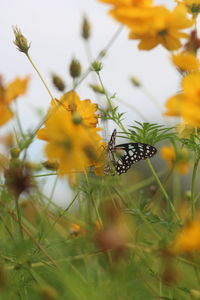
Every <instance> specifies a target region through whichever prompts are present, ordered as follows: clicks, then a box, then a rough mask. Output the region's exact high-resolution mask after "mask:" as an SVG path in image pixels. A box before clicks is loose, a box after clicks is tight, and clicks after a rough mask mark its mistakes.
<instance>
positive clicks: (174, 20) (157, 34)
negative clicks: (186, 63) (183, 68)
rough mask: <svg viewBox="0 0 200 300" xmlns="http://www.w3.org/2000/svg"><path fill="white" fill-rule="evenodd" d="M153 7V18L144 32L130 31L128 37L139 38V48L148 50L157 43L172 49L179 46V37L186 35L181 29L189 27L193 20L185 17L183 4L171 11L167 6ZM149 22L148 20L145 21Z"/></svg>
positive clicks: (185, 36) (185, 11)
mask: <svg viewBox="0 0 200 300" xmlns="http://www.w3.org/2000/svg"><path fill="white" fill-rule="evenodd" d="M158 8H159V7H154V9H155V13H154V19H153V20H152V23H151V24H149V26H148V29H147V30H146V31H145V32H137V31H134V28H133V30H132V31H131V32H130V35H129V37H130V39H137V40H138V39H139V40H140V43H139V45H138V47H139V49H142V50H150V49H152V48H154V47H156V46H157V45H159V44H160V45H162V46H163V47H165V48H166V49H168V50H170V51H172V50H177V49H179V48H180V47H181V41H180V39H181V38H187V37H188V35H187V34H186V33H183V32H182V31H181V30H183V29H185V28H188V27H191V26H192V25H193V24H194V21H193V20H190V19H188V18H187V10H186V9H185V7H184V6H182V5H179V6H177V7H176V8H175V9H174V10H173V11H169V10H168V9H167V8H164V7H160V9H158ZM147 23H149V22H147Z"/></svg>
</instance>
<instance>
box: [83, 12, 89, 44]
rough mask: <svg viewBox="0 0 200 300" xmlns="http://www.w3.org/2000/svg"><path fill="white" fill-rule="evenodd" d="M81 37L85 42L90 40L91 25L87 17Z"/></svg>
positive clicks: (84, 20)
mask: <svg viewBox="0 0 200 300" xmlns="http://www.w3.org/2000/svg"><path fill="white" fill-rule="evenodd" d="M81 35H82V37H83V38H84V39H85V40H88V39H89V38H90V23H89V22H88V19H87V18H86V17H84V19H83V23H82V33H81Z"/></svg>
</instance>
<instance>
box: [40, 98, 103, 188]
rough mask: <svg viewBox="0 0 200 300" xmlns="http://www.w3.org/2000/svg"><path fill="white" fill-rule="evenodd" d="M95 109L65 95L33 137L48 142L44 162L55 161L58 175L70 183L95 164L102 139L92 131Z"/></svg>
mask: <svg viewBox="0 0 200 300" xmlns="http://www.w3.org/2000/svg"><path fill="white" fill-rule="evenodd" d="M96 109H97V107H96V105H95V104H92V103H91V102H90V100H83V101H81V100H80V98H79V97H78V95H77V94H76V93H75V92H69V93H67V94H65V95H64V96H63V97H61V99H60V103H58V104H57V105H56V104H55V102H54V103H52V109H51V110H50V113H49V118H48V119H47V121H46V122H45V127H44V128H42V129H40V130H39V131H38V133H37V136H38V138H40V139H43V140H46V141H47V142H48V143H47V145H46V147H45V152H46V155H47V157H48V159H49V160H50V161H57V162H58V164H59V168H58V173H59V174H60V175H65V174H67V175H68V176H69V178H70V180H71V182H72V181H74V180H75V177H76V173H77V172H78V173H79V172H86V171H87V168H88V167H91V166H94V165H96V164H98V163H99V155H100V147H101V144H102V138H101V137H100V135H99V134H98V131H99V130H100V129H99V128H96V127H95V125H96V123H97V116H96V115H95V111H96Z"/></svg>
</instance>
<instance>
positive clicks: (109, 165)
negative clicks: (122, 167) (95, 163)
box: [104, 129, 117, 175]
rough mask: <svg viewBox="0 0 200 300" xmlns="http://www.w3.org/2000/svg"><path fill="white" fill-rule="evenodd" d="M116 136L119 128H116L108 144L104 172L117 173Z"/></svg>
mask: <svg viewBox="0 0 200 300" xmlns="http://www.w3.org/2000/svg"><path fill="white" fill-rule="evenodd" d="M116 136H117V130H116V129H114V130H113V132H112V134H111V137H110V140H109V142H108V145H107V162H106V164H105V167H104V173H105V174H107V175H115V168H114V165H115V163H116V162H115V156H114V151H115V141H116Z"/></svg>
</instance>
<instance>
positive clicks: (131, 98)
mask: <svg viewBox="0 0 200 300" xmlns="http://www.w3.org/2000/svg"><path fill="white" fill-rule="evenodd" d="M155 4H165V5H167V6H168V7H173V5H174V1H170V0H167V1H161V0H160V1H155ZM0 10H1V26H0V45H1V57H0V70H1V74H2V75H3V78H4V80H5V82H9V81H11V80H13V79H14V78H15V77H16V76H20V77H23V76H26V75H30V76H31V83H30V87H29V90H28V93H27V95H26V96H25V97H22V98H21V99H19V100H18V101H17V109H18V112H19V117H20V119H21V121H22V125H23V128H24V129H28V128H34V127H35V126H36V125H37V124H38V122H39V116H38V111H42V112H43V113H45V112H46V111H47V109H48V106H49V104H50V98H49V95H48V93H47V91H46V90H45V88H44V86H43V84H42V82H41V81H40V79H39V78H38V76H37V74H36V73H35V71H34V70H33V68H32V66H31V65H30V63H29V62H28V60H27V59H26V57H25V55H24V54H22V53H20V52H19V51H17V49H16V47H15V45H14V44H13V40H14V35H13V32H12V26H18V27H19V28H20V29H21V31H22V33H23V34H24V35H25V37H26V38H27V39H28V41H30V42H31V48H30V52H29V53H30V56H31V58H32V59H33V61H34V63H35V64H36V66H37V67H38V69H39V70H40V72H41V74H42V76H43V77H44V78H45V80H46V82H47V84H48V85H49V87H50V88H51V90H52V92H53V94H54V95H55V97H57V98H59V97H60V95H61V94H59V92H58V91H56V90H55V89H54V87H53V85H52V81H51V73H52V72H55V73H56V74H58V75H60V76H61V77H62V78H63V79H64V80H65V81H66V85H67V89H70V88H71V84H72V82H71V78H70V76H69V71H68V69H69V64H70V61H71V59H72V58H73V57H75V58H77V59H78V60H79V61H80V62H81V64H82V67H83V70H86V69H87V68H88V66H89V61H88V54H87V51H86V45H85V43H84V40H83V39H82V38H81V24H82V21H83V17H84V16H87V18H88V20H89V22H90V23H91V39H90V47H91V56H92V58H95V57H96V56H97V55H98V54H99V52H100V51H101V50H103V48H104V47H105V46H106V45H107V44H108V42H109V41H110V39H111V38H112V37H113V35H114V34H115V33H116V31H117V30H119V27H120V24H118V23H117V22H115V21H114V20H113V19H112V18H111V17H110V16H109V15H108V13H107V12H108V10H109V6H108V5H105V4H103V3H100V2H98V1H96V0H84V1H83V0H74V1H69V0H57V1H55V0H43V1H40V0H34V1H33V0H29V1H27V0H18V1H13V0H7V1H1V3H0ZM127 36H128V31H127V30H126V29H125V28H123V29H122V31H121V32H120V34H119V36H118V37H117V39H116V40H115V42H114V43H113V45H112V47H111V48H110V49H109V51H108V53H107V55H106V56H105V57H104V59H103V70H102V79H103V82H104V83H105V87H106V89H107V90H108V91H109V93H110V94H116V100H114V101H115V102H114V103H116V105H118V106H119V109H120V111H121V112H124V111H125V112H126V115H125V118H126V120H125V124H126V125H130V124H132V122H133V121H134V120H137V121H148V122H151V123H154V122H158V123H160V124H167V125H169V124H170V123H169V122H172V121H171V120H170V121H169V120H165V119H164V118H163V115H162V113H163V111H164V103H165V101H166V99H167V98H168V97H169V96H171V95H172V94H173V93H175V92H176V91H177V90H178V88H179V80H180V75H179V73H178V72H177V71H176V69H175V68H174V67H173V66H172V64H171V61H170V57H169V52H168V51H166V50H165V49H164V48H162V47H160V46H159V47H157V48H156V49H154V50H152V51H138V50H137V42H136V41H131V40H128V38H127ZM131 76H135V77H136V78H138V79H139V80H140V81H141V83H142V86H143V88H142V89H140V88H137V87H134V86H133V85H132V84H131V82H130V77H131ZM96 80H97V79H96ZM94 82H95V74H94V73H93V74H90V75H89V76H88V77H87V78H86V80H85V81H83V83H82V84H81V85H80V86H79V87H78V89H77V91H78V93H79V94H80V97H81V99H86V98H90V99H91V100H92V101H93V102H95V101H96V96H95V94H94V92H93V91H92V90H91V88H90V87H89V84H91V83H94ZM102 100H104V99H103V98H102ZM156 103H157V104H156ZM134 108H135V109H134ZM13 124H14V123H13V122H12V121H11V122H10V123H8V124H7V125H6V126H4V127H2V128H1V129H0V131H1V132H0V136H1V135H3V134H4V132H6V131H8V130H9V129H12V128H13ZM171 124H172V123H171ZM113 126H114V125H113V124H110V127H109V130H108V132H106V136H107V139H109V135H110V133H111V131H112V129H113V128H114V127H113ZM43 145H44V143H43V142H41V141H36V142H34V143H33V145H32V146H31V151H29V157H30V159H33V160H34V159H35V157H36V158H37V159H39V160H40V159H41V160H42V157H41V149H42V147H43ZM54 180H55V179H51V180H49V181H48V182H47V183H46V184H45V186H44V190H46V191H47V192H49V190H50V189H51V187H52V185H53V181H54ZM63 187H64V188H65V189H66V190H67V191H68V192H67V193H60V189H61V188H62V189H63ZM71 196H72V192H70V190H69V188H68V186H67V181H66V180H65V179H64V180H61V181H60V182H59V184H58V185H57V187H56V190H55V197H56V199H57V201H58V202H59V203H60V204H64V203H66V201H67V202H68V201H69V200H68V198H71Z"/></svg>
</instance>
